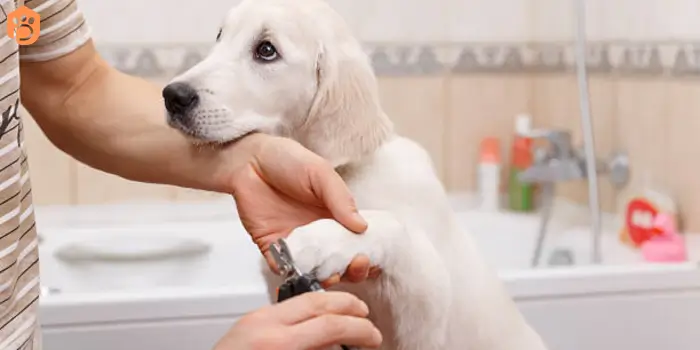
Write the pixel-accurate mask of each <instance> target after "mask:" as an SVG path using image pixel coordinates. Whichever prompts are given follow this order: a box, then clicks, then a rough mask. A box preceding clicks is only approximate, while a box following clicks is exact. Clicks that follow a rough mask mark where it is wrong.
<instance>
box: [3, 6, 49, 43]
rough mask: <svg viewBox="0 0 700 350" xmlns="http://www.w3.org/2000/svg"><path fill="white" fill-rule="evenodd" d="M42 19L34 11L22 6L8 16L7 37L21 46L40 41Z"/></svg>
mask: <svg viewBox="0 0 700 350" xmlns="http://www.w3.org/2000/svg"><path fill="white" fill-rule="evenodd" d="M40 21H41V17H40V16H39V14H38V13H36V12H34V10H32V9H30V8H29V7H27V6H22V7H20V8H18V9H16V10H14V11H12V12H10V13H9V14H8V15H7V36H9V37H10V38H13V39H15V41H16V42H17V44H19V45H31V44H34V43H35V42H36V41H37V40H39V31H40V30H39V22H40Z"/></svg>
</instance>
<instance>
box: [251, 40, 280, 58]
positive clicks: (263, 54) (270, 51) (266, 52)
mask: <svg viewBox="0 0 700 350" xmlns="http://www.w3.org/2000/svg"><path fill="white" fill-rule="evenodd" d="M255 58H256V59H258V60H262V61H267V62H272V61H274V60H275V59H277V49H275V46H274V45H272V44H271V43H270V42H269V41H263V42H261V43H260V44H258V47H256V48H255Z"/></svg>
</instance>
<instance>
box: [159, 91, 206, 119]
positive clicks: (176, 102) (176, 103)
mask: <svg viewBox="0 0 700 350" xmlns="http://www.w3.org/2000/svg"><path fill="white" fill-rule="evenodd" d="M163 99H164V100H165V109H167V110H168V122H169V123H173V122H174V123H176V124H180V125H182V126H189V125H190V124H191V123H192V116H191V112H192V110H193V109H194V108H195V107H197V105H198V104H199V94H198V93H197V91H196V90H195V89H194V88H192V87H191V86H190V85H188V84H186V83H180V82H177V83H170V84H168V85H167V86H166V87H165V88H164V89H163Z"/></svg>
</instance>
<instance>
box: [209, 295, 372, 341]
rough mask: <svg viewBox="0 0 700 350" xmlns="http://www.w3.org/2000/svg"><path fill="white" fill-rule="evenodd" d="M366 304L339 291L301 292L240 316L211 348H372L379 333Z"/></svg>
mask: <svg viewBox="0 0 700 350" xmlns="http://www.w3.org/2000/svg"><path fill="white" fill-rule="evenodd" d="M368 313H369V310H368V308H367V305H366V304H365V303H363V302H362V301H361V300H360V299H358V298H357V297H355V296H353V295H352V294H348V293H342V292H326V293H305V294H302V295H299V296H296V297H294V298H290V299H287V300H285V301H283V302H281V303H279V304H274V305H271V306H266V307H264V308H262V309H259V310H257V311H254V312H252V313H250V314H248V315H246V316H243V317H242V318H241V319H240V320H239V321H238V322H237V323H236V324H235V325H234V326H233V327H232V328H231V329H230V330H229V331H228V333H226V335H224V337H223V338H222V339H221V340H220V341H219V342H218V343H217V345H216V347H215V348H214V350H279V349H288V350H317V349H325V348H327V347H329V346H337V345H341V344H343V345H348V346H356V347H362V348H370V349H376V348H378V347H379V345H381V342H382V335H381V334H380V333H379V330H377V328H375V327H374V325H373V324H372V322H370V321H369V320H368V319H366V318H365V317H366V316H367V314H368Z"/></svg>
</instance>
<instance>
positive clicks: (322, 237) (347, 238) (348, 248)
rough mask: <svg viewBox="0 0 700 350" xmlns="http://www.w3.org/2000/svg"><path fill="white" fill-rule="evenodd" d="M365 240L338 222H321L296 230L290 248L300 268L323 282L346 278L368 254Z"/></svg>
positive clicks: (292, 234)
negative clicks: (355, 260) (357, 258)
mask: <svg viewBox="0 0 700 350" xmlns="http://www.w3.org/2000/svg"><path fill="white" fill-rule="evenodd" d="M361 240H362V237H360V236H359V235H357V234H355V233H353V232H350V231H348V230H347V229H346V228H345V227H343V226H342V225H340V224H338V223H337V222H336V221H334V220H328V219H324V220H318V221H314V222H312V223H310V224H308V225H306V226H302V227H299V228H297V229H295V230H294V231H292V233H291V234H290V235H289V237H288V238H287V245H288V246H289V250H290V251H291V253H292V257H293V258H294V261H295V262H296V265H297V267H298V268H299V269H300V270H301V272H303V273H312V274H314V275H315V276H316V277H317V278H318V279H319V280H322V281H323V280H326V279H328V278H329V277H331V276H332V275H334V274H340V275H343V274H344V273H345V270H346V269H347V267H348V266H349V265H350V262H351V261H352V259H353V258H354V257H355V256H357V255H358V254H364V253H365V252H364V251H365V249H362V242H361Z"/></svg>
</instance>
